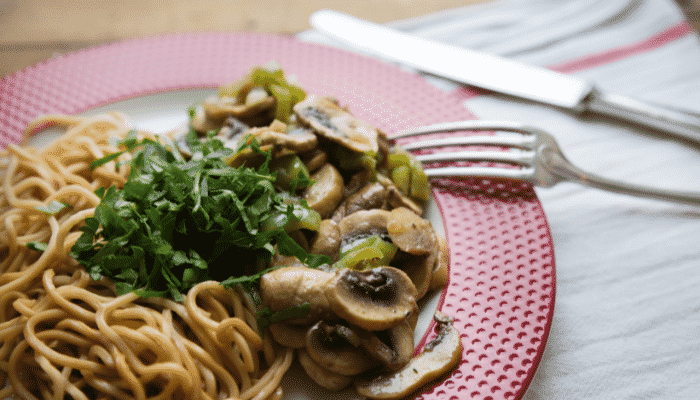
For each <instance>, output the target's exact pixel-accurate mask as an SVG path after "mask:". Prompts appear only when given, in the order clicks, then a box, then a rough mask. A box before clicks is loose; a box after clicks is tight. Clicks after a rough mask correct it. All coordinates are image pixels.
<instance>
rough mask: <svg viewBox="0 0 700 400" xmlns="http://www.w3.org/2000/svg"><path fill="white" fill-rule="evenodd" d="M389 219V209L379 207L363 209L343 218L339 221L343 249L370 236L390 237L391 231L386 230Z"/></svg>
mask: <svg viewBox="0 0 700 400" xmlns="http://www.w3.org/2000/svg"><path fill="white" fill-rule="evenodd" d="M388 221H389V211H386V210H378V209H375V210H361V211H358V212H356V213H353V214H351V215H348V216H347V217H345V218H343V219H342V220H341V221H340V222H339V223H338V229H339V230H340V238H341V243H340V246H341V251H343V247H345V246H348V245H351V244H352V243H354V242H356V241H357V240H360V239H364V238H367V237H370V236H375V235H378V236H380V237H382V238H383V239H388V238H389V232H388V231H387V230H386V225H387V223H388Z"/></svg>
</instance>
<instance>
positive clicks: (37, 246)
mask: <svg viewBox="0 0 700 400" xmlns="http://www.w3.org/2000/svg"><path fill="white" fill-rule="evenodd" d="M27 247H29V248H30V249H32V250H36V251H46V249H47V248H48V247H49V244H48V243H44V242H29V243H27Z"/></svg>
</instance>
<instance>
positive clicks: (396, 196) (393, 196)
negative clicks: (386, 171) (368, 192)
mask: <svg viewBox="0 0 700 400" xmlns="http://www.w3.org/2000/svg"><path fill="white" fill-rule="evenodd" d="M377 181H378V182H380V183H381V184H382V185H384V187H386V188H387V190H388V191H389V195H388V198H387V202H388V204H389V207H391V208H397V207H406V208H408V209H409V210H411V211H413V212H414V213H416V214H417V215H423V207H422V206H420V205H419V204H418V203H416V202H415V201H413V200H411V199H410V198H408V196H406V195H405V194H404V193H403V192H401V190H400V189H399V188H398V187H397V186H396V185H395V184H394V182H392V180H391V179H389V178H388V177H386V176H384V175H382V174H377Z"/></svg>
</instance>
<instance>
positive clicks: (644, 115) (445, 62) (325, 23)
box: [310, 10, 700, 144]
mask: <svg viewBox="0 0 700 400" xmlns="http://www.w3.org/2000/svg"><path fill="white" fill-rule="evenodd" d="M310 22H311V25H312V26H313V27H314V28H316V29H317V30H318V31H320V32H322V33H324V34H327V35H330V36H333V37H335V38H338V39H341V40H342V41H344V42H346V43H347V44H349V45H351V46H353V47H355V48H357V49H358V50H363V51H365V52H369V53H373V54H375V55H377V56H380V57H382V58H385V59H388V60H392V61H395V62H398V63H400V64H403V65H407V66H410V67H413V68H415V69H417V70H419V71H423V72H427V73H430V74H433V75H437V76H441V77H444V78H448V79H450V80H453V81H456V82H460V83H465V84H468V85H472V86H476V87H480V88H483V89H487V90H490V91H494V92H499V93H505V94H508V95H511V96H516V97H521V98H525V99H529V100H535V101H537V102H541V103H545V104H549V105H552V106H556V107H560V108H564V109H568V110H570V111H573V112H575V113H579V114H580V113H583V112H586V111H588V112H594V113H599V114H604V115H606V116H609V117H613V118H617V119H620V120H624V121H628V122H633V123H635V124H641V125H645V126H647V127H651V128H655V129H658V130H661V131H664V132H667V133H671V134H674V135H677V136H679V137H682V138H685V139H687V140H691V141H693V142H695V143H698V144H700V116H698V115H697V114H694V113H692V112H690V111H684V110H677V109H670V108H666V107H662V106H659V105H654V104H650V103H645V102H642V101H638V100H634V99H630V98H627V97H624V96H617V95H613V94H607V93H603V92H601V91H600V90H598V89H596V88H595V86H594V85H593V84H592V83H590V82H586V81H584V80H581V79H578V78H576V77H573V76H570V75H565V74H561V73H558V72H554V71H550V70H547V69H545V68H539V67H533V66H530V65H526V64H521V63H518V62H515V61H512V60H508V59H506V58H502V57H498V56H495V55H489V54H484V53H480V52H476V51H473V50H468V49H464V48H461V47H456V46H450V45H446V44H443V43H439V42H434V41H430V40H426V39H422V38H418V37H415V36H411V35H408V34H405V33H402V32H399V31H397V30H394V29H390V28H387V27H384V26H381V25H377V24H374V23H371V22H367V21H364V20H361V19H359V18H355V17H352V16H350V15H347V14H343V13H340V12H337V11H332V10H321V11H317V12H315V13H314V14H313V15H311V18H310Z"/></svg>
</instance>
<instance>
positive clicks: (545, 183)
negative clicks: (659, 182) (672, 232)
mask: <svg viewBox="0 0 700 400" xmlns="http://www.w3.org/2000/svg"><path fill="white" fill-rule="evenodd" d="M457 131H494V132H495V133H494V134H484V135H465V136H459V137H447V138H441V139H428V140H424V141H419V142H414V143H409V144H405V145H402V147H403V148H404V149H406V150H408V151H411V150H418V149H427V148H436V147H446V146H495V147H509V148H511V150H471V151H470V150H464V151H456V152H440V153H435V154H420V155H416V158H417V159H418V160H419V161H421V162H422V163H423V164H425V163H430V162H455V161H493V162H498V163H508V164H514V165H517V166H520V168H502V167H483V166H468V167H458V166H445V167H435V168H427V167H426V169H425V173H426V175H428V177H435V178H449V177H465V178H466V177H473V178H497V179H508V180H519V181H526V182H530V183H532V184H533V185H535V186H541V187H552V186H554V185H556V184H557V183H559V182H563V181H572V182H578V183H581V184H583V185H587V186H590V187H594V188H598V189H603V190H607V191H611V192H617V193H623V194H628V195H632V196H639V197H647V198H653V199H657V200H665V201H671V202H676V203H683V204H692V205H700V193H694V192H685V191H674V190H665V189H659V188H654V187H648V186H642V185H635V184H630V183H625V182H620V181H616V180H613V179H608V178H605V177H602V176H599V175H595V174H591V173H589V172H586V171H583V170H582V169H580V168H578V167H576V166H574V165H573V164H571V162H569V161H568V160H567V159H566V157H565V156H564V154H563V153H562V151H561V150H560V148H559V146H558V145H557V142H556V140H555V139H554V138H553V137H552V136H551V135H549V134H548V133H546V132H544V131H542V130H540V129H537V128H533V127H530V126H526V125H523V124H520V123H516V122H507V121H505V122H502V121H459V122H448V123H442V124H435V125H429V126H425V127H420V128H415V129H410V130H405V131H401V132H398V133H397V134H395V135H393V136H392V137H391V139H393V140H394V139H398V138H404V137H409V136H417V135H426V134H430V133H440V132H457ZM504 132H510V134H504Z"/></svg>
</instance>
